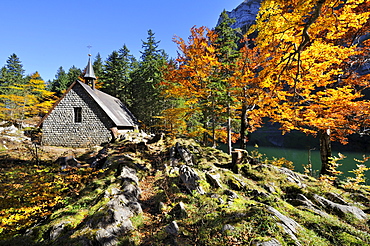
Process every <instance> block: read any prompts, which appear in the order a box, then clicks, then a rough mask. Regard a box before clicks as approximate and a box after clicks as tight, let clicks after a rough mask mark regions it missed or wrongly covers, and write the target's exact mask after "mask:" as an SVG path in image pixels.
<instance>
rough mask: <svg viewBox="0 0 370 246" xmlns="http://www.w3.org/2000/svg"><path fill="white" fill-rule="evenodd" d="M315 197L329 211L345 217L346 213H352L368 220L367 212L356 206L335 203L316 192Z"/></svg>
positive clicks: (360, 218) (358, 217)
mask: <svg viewBox="0 0 370 246" xmlns="http://www.w3.org/2000/svg"><path fill="white" fill-rule="evenodd" d="M313 199H314V201H315V202H316V203H317V204H318V205H319V206H320V207H322V208H323V209H324V210H325V211H326V212H328V213H330V212H334V213H335V214H337V215H338V216H340V217H344V216H345V215H346V214H351V215H353V216H354V217H355V218H357V219H359V220H367V215H366V213H365V212H364V211H362V210H361V209H360V208H358V207H356V206H350V205H342V204H339V203H335V202H332V201H330V200H328V199H326V198H324V197H322V196H319V195H316V194H314V195H313Z"/></svg>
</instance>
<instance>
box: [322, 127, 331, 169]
mask: <svg viewBox="0 0 370 246" xmlns="http://www.w3.org/2000/svg"><path fill="white" fill-rule="evenodd" d="M319 137H320V155H321V171H320V174H321V175H328V174H330V172H329V167H330V163H329V162H330V158H331V157H332V152H331V141H330V130H329V129H328V130H326V131H325V130H320V131H319Z"/></svg>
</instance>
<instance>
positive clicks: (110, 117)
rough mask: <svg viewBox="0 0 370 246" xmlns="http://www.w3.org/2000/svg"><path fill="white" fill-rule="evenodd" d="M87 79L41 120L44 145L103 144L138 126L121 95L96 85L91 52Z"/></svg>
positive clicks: (69, 92) (70, 89)
mask: <svg viewBox="0 0 370 246" xmlns="http://www.w3.org/2000/svg"><path fill="white" fill-rule="evenodd" d="M84 80H85V81H84V82H83V81H79V80H77V81H75V82H74V83H73V84H72V85H71V86H70V87H69V88H68V89H67V91H66V92H65V93H64V94H63V96H62V97H61V98H60V99H59V100H58V101H57V102H56V103H55V104H54V106H53V108H52V109H51V110H50V112H49V113H48V114H46V115H45V116H44V117H43V118H42V120H41V121H40V122H39V124H38V127H39V128H41V129H42V137H41V144H42V145H51V146H64V147H88V146H94V145H100V144H103V143H107V142H111V141H112V140H114V139H115V138H117V137H119V135H120V134H123V133H125V132H127V131H133V130H134V129H135V128H137V127H138V124H137V120H136V118H135V116H133V115H132V113H131V112H130V111H129V110H128V109H127V108H126V106H125V105H124V104H123V103H122V102H121V101H120V100H119V99H118V98H115V97H112V96H110V95H108V94H106V93H104V92H102V91H99V90H97V89H96V88H95V80H96V77H95V73H94V70H93V67H92V64H91V60H90V55H89V60H88V64H87V67H86V73H85V75H84Z"/></svg>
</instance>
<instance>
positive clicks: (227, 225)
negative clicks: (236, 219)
mask: <svg viewBox="0 0 370 246" xmlns="http://www.w3.org/2000/svg"><path fill="white" fill-rule="evenodd" d="M234 230H235V227H234V226H232V225H230V224H226V225H224V226H223V227H222V229H221V232H222V233H225V232H227V231H234Z"/></svg>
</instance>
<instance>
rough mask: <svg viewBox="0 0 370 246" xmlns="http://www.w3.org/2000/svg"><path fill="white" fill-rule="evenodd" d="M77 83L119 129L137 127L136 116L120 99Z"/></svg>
mask: <svg viewBox="0 0 370 246" xmlns="http://www.w3.org/2000/svg"><path fill="white" fill-rule="evenodd" d="M76 83H79V84H80V85H81V86H82V87H83V88H84V89H85V90H86V92H87V93H88V94H89V95H90V96H91V98H92V99H93V100H94V101H95V102H96V103H97V104H99V106H100V107H101V108H102V109H103V111H104V112H105V113H106V114H107V115H108V117H109V118H110V119H111V120H112V121H113V122H114V124H115V125H116V126H117V127H127V126H132V127H133V126H135V125H137V120H136V118H135V116H134V115H133V114H132V113H131V112H130V111H129V110H128V109H127V108H126V106H125V105H124V104H123V103H122V102H121V101H120V100H119V99H118V98H115V97H112V96H110V95H108V94H106V93H104V92H102V91H99V90H97V89H92V88H91V87H90V86H88V85H87V84H85V83H83V82H81V81H76Z"/></svg>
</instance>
